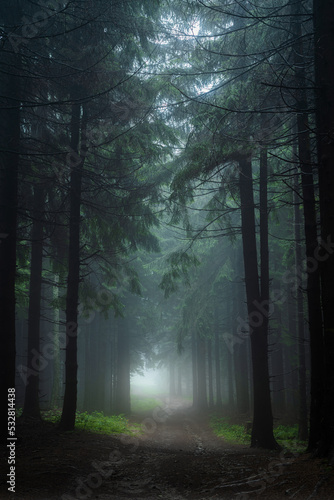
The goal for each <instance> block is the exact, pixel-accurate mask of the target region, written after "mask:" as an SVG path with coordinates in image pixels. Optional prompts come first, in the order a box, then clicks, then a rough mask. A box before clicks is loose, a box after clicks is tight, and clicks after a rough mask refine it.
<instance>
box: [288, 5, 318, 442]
mask: <svg viewBox="0 0 334 500" xmlns="http://www.w3.org/2000/svg"><path fill="white" fill-rule="evenodd" d="M300 11H301V4H300V3H299V2H293V3H292V14H293V16H292V18H291V23H292V29H293V33H294V36H295V40H296V41H295V47H294V51H293V62H294V68H295V79H296V86H297V87H298V90H297V91H296V108H297V132H298V134H297V137H298V160H299V165H300V171H301V185H302V197H303V208H304V231H305V243H306V259H307V285H306V288H307V304H308V322H309V332H310V346H311V404H310V432H309V443H308V450H309V451H314V450H315V449H316V448H317V445H318V442H319V439H320V425H321V424H320V422H321V408H322V402H323V355H324V352H323V325H322V310H321V298H320V293H321V292H320V272H319V263H318V262H317V260H316V259H315V255H316V249H317V246H318V239H317V214H316V204H315V194H314V181H313V170H312V157H311V146H310V127H309V120H308V114H307V110H308V102H307V93H306V87H307V84H306V75H305V65H306V60H305V58H304V55H303V52H304V51H303V38H302V27H301V21H300V19H299V18H298V15H300Z"/></svg>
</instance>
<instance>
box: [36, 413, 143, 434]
mask: <svg viewBox="0 0 334 500" xmlns="http://www.w3.org/2000/svg"><path fill="white" fill-rule="evenodd" d="M42 417H43V419H44V420H46V421H48V422H53V423H55V424H57V423H59V422H60V417H61V409H57V408H55V409H53V410H48V411H43V412H42ZM75 428H76V429H77V430H85V431H90V432H95V433H98V434H131V433H132V432H133V430H135V429H134V426H133V425H131V426H130V424H129V422H128V420H127V419H126V418H125V416H124V415H112V416H110V417H108V416H106V415H104V414H103V413H102V412H97V411H94V412H93V413H88V412H86V411H85V412H79V411H77V413H76V421H75Z"/></svg>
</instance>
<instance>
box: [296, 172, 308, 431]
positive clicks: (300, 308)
mask: <svg viewBox="0 0 334 500" xmlns="http://www.w3.org/2000/svg"><path fill="white" fill-rule="evenodd" d="M294 187H295V190H294V223H295V264H296V270H297V269H299V268H301V265H302V251H301V241H300V239H301V235H300V226H301V216H300V212H299V196H298V179H297V176H296V175H295V186H294ZM301 286H302V284H301V285H299V286H298V288H297V291H296V292H297V337H298V389H299V390H298V396H299V397H298V399H299V418H298V438H299V439H300V440H302V441H306V440H307V438H308V425H307V422H308V418H307V413H308V412H307V395H306V358H305V324H304V323H305V320H304V305H303V302H304V301H303V292H302V289H301Z"/></svg>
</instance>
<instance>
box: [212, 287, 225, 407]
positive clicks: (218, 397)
mask: <svg viewBox="0 0 334 500" xmlns="http://www.w3.org/2000/svg"><path fill="white" fill-rule="evenodd" d="M218 293H219V289H218V287H215V298H214V301H215V303H214V329H215V372H216V408H217V410H219V409H221V407H222V406H223V402H222V386H221V369H220V342H219V309H218V306H219V304H218Z"/></svg>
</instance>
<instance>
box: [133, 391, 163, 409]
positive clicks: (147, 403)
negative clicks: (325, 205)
mask: <svg viewBox="0 0 334 500" xmlns="http://www.w3.org/2000/svg"><path fill="white" fill-rule="evenodd" d="M157 406H161V401H159V400H158V399H156V398H149V397H142V396H137V395H134V394H132V395H131V411H133V412H134V413H137V412H142V411H150V410H154V408H156V407H157Z"/></svg>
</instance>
